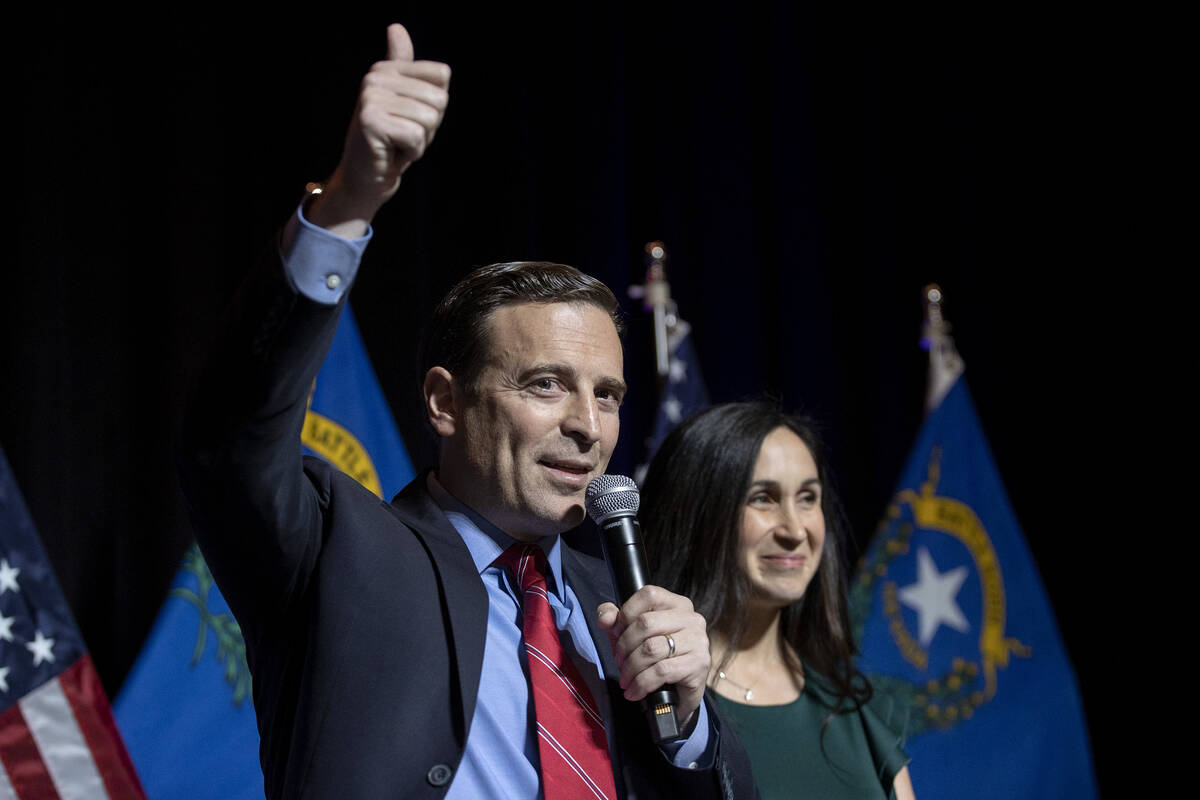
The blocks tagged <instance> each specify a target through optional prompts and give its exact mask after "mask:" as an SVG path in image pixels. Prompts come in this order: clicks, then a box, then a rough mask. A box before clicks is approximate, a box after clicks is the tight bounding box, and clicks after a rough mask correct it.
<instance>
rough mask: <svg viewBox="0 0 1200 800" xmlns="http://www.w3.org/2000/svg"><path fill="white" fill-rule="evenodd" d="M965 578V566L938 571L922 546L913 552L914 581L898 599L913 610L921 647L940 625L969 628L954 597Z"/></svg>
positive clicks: (927, 551)
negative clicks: (915, 553) (915, 578)
mask: <svg viewBox="0 0 1200 800" xmlns="http://www.w3.org/2000/svg"><path fill="white" fill-rule="evenodd" d="M966 579H967V568H966V567H955V568H954V569H952V570H950V571H949V572H941V573H939V572H938V568H937V564H935V563H934V562H933V556H931V555H929V550H927V549H926V548H924V547H922V548H921V549H920V550H918V551H917V582H916V583H914V584H912V585H911V586H905V587H904V588H903V589H901V590H900V601H901V602H903V603H904V604H905V605H906V606H908V607H910V608H912V609H914V610H915V611H916V612H917V619H918V624H919V627H920V629H921V630H920V634H919V636H918V638H919V639H920V640H921V645H922V646H923V647H928V646H929V643H930V642H932V641H933V637H934V635H935V634H936V633H937V631H938V628H939V627H941V626H942V625H946V626H947V627H950V628H953V629H954V630H956V631H958V632H960V633H967V632H968V631H970V630H971V625H970V623H968V622H967V618H966V617H965V616H963V613H962V609H961V608H959V607H958V601H957V600H955V597H956V596H957V595H958V590H959V589H961V588H962V585H963V581H965V580H966Z"/></svg>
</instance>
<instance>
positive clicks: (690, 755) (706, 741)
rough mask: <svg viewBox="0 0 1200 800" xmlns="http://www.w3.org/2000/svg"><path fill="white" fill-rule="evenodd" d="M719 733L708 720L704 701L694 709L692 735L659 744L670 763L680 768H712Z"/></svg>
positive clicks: (714, 761)
mask: <svg viewBox="0 0 1200 800" xmlns="http://www.w3.org/2000/svg"><path fill="white" fill-rule="evenodd" d="M718 737H719V734H718V733H717V732H716V731H714V730H713V729H712V724H711V723H710V722H709V720H708V708H707V707H706V704H705V703H704V702H701V703H700V707H699V708H698V709H696V727H695V728H694V729H693V730H692V735H691V736H689V737H688V738H686V739H684V740H683V741H681V742H671V743H669V744H664V745H659V746H660V747H661V748H662V750H663V753H664V754H666V756H667V757H668V758H669V759H671V763H672V764H674V765H675V766H676V767H680V768H682V769H712V766H713V764H715V763H716V760H717V741H718Z"/></svg>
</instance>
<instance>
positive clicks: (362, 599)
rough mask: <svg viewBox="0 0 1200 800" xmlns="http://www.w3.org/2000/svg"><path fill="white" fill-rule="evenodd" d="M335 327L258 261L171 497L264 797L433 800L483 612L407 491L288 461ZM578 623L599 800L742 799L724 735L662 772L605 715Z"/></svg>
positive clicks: (444, 771) (594, 581) (473, 673)
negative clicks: (201, 573) (621, 798)
mask: <svg viewBox="0 0 1200 800" xmlns="http://www.w3.org/2000/svg"><path fill="white" fill-rule="evenodd" d="M339 311H340V307H330V306H323V305H320V304H318V303H314V302H312V301H310V300H308V299H306V298H304V297H303V296H302V295H299V294H298V293H297V292H295V291H294V290H293V289H292V288H291V286H290V284H289V283H288V280H287V278H286V277H285V275H284V273H283V270H282V267H281V265H280V263H279V261H278V258H277V257H271V258H267V259H264V261H263V263H262V264H260V266H259V267H258V268H257V269H256V270H255V271H254V273H253V274H252V275H251V276H250V278H249V279H248V280H247V281H246V283H245V284H244V285H243V286H242V288H241V290H240V292H239V294H238V297H237V299H236V300H235V302H234V304H233V305H232V307H231V309H230V316H229V319H228V320H227V322H226V325H225V327H224V329H223V333H222V334H221V337H220V341H219V343H218V345H217V347H216V349H215V352H214V356H213V358H212V359H211V361H210V363H209V367H208V368H207V370H206V371H205V373H204V375H203V376H202V378H201V381H200V384H199V389H198V391H197V392H196V394H195V396H194V399H193V403H192V406H191V409H190V411H189V414H188V419H187V422H186V424H185V431H184V436H183V448H182V459H181V477H182V483H183V486H184V491H185V495H186V496H187V499H188V503H189V506H190V508H191V510H192V514H193V519H194V522H195V528H196V533H197V538H198V539H199V542H200V545H201V548H202V550H203V552H204V555H205V557H206V559H207V560H208V562H209V565H210V567H211V569H212V572H213V574H214V576H215V578H216V580H217V583H218V585H219V586H220V588H221V591H222V592H223V594H224V596H225V598H226V599H227V600H228V602H229V605H230V607H231V608H232V609H233V612H234V614H235V616H236V617H237V620H238V622H239V624H240V625H241V628H242V632H243V634H244V636H245V639H246V650H247V658H248V660H249V663H250V668H251V672H252V675H253V679H254V684H253V685H254V704H255V708H256V711H257V714H258V727H259V732H260V733H261V735H262V749H261V754H260V755H261V760H262V765H263V772H264V775H265V784H266V793H267V795H268V796H269V797H272V798H294V797H314V798H325V797H329V798H334V797H336V798H371V799H372V800H374V799H375V798H385V797H387V798H391V797H394V798H407V797H441V796H442V795H443V794H445V792H446V791H447V789H448V788H449V785H450V781H451V780H452V778H453V773H454V770H455V769H456V768H457V766H458V763H459V760H460V759H461V757H462V754H463V749H464V747H465V744H466V740H467V733H468V728H469V725H470V722H471V718H472V715H473V713H474V709H475V701H476V695H477V693H478V688H479V676H480V669H481V666H482V662H483V646H484V638H485V631H486V627H487V615H488V600H487V593H486V591H485V589H484V587H483V584H482V582H481V580H480V578H479V574H478V572H477V571H476V568H475V565H474V562H473V561H472V559H471V556H470V552H469V551H468V550H467V547H466V544H465V543H464V542H463V541H462V539H461V537H460V536H459V535H458V533H457V532H456V531H455V530H454V529H453V527H451V525H450V523H449V522H448V521H447V519H446V518H445V516H444V515H443V514H442V512H441V510H440V509H439V508H438V507H437V506H436V504H434V502H433V501H432V500H431V498H430V497H429V495H428V493H427V492H426V490H425V483H424V476H421V477H420V478H418V479H417V480H416V481H414V482H413V483H412V484H410V485H409V486H408V487H407V488H406V489H405V490H404V491H403V492H401V494H400V495H399V496H397V497H396V499H395V500H394V501H393V502H391V503H388V502H385V501H383V500H380V499H379V498H378V497H376V496H375V495H373V494H371V493H370V492H368V491H367V490H366V489H364V488H363V487H362V486H360V485H359V484H358V483H357V482H355V481H354V480H353V479H351V478H349V477H347V476H346V475H344V474H343V473H341V472H340V471H338V470H337V469H335V468H333V467H331V466H329V465H328V464H326V463H325V462H323V461H320V460H318V459H312V458H304V457H302V454H301V450H300V430H301V426H302V424H303V420H304V414H305V410H306V405H307V398H308V394H309V390H310V387H311V386H312V383H313V380H314V378H315V377H316V374H317V372H318V370H319V368H320V365H321V362H322V360H323V358H324V355H325V352H326V350H327V349H328V347H329V343H330V341H331V340H332V337H333V332H334V328H335V326H336V323H337V317H338V313H339ZM564 544H565V543H564ZM563 569H564V572H565V573H566V575H567V579H568V581H569V582H570V584H571V586H572V588H573V589H574V591H575V593H576V594H577V596H578V598H579V600H580V602H581V605H582V607H583V608H584V609H588V608H595V607H596V606H597V605H599V603H600V602H602V601H603V600H605V599H611V595H612V590H611V584H610V580H609V578H608V573H607V570H606V569H605V568H604V566H603V562H602V561H599V560H598V559H595V558H593V557H591V556H587V555H585V554H582V553H579V552H577V551H574V550H572V549H571V548H569V547H564V549H563ZM592 616H593V615H589V626H590V627H591V630H592V637H593V639H594V640H595V642H596V649H597V651H598V652H599V653H600V654H601V659H602V660H603V662H604V663H603V666H604V671H605V675H606V677H607V683H608V687H609V693H610V697H611V701H612V702H611V705H612V708H613V716H614V719H613V721H612V724H613V725H614V726H615V737H614V738H615V740H616V742H617V747H616V749H617V752H615V753H614V754H613V760H614V768H615V771H616V773H617V775H616V779H617V784H618V787H622V786H624V788H625V790H627V791H633V792H634V793H636V795H637V797H638V798H655V797H661V798H669V797H670V798H673V797H679V798H692V797H697V798H703V797H722V796H724V797H752V796H755V795H756V794H757V791H756V789H755V788H754V785H753V779H752V778H751V773H750V767H749V762H748V760H747V758H746V756H745V753H744V751H743V750H742V748H741V745H740V744H739V743H738V742H737V739H736V737H735V736H734V734H733V733H732V731H730V730H719V737H720V738H719V742H720V745H719V750H718V758H717V763H716V766H715V767H714V768H713V769H711V770H701V771H689V770H681V769H676V768H675V767H673V766H672V765H671V764H670V763H669V762H668V761H667V760H666V758H665V757H664V756H663V755H662V754H661V752H659V750H658V749H657V748H656V747H655V746H654V745H653V743H652V742H651V740H650V737H649V733H648V729H647V725H646V722H645V719H644V718H643V717H642V715H641V710H640V708H639V707H638V706H636V705H634V704H632V703H629V702H628V701H626V700H625V699H624V698H623V697H622V696H621V690H620V688H619V686H618V685H617V678H618V675H619V671H618V670H617V667H616V664H615V663H614V659H613V655H612V650H611V646H610V645H609V642H608V639H607V637H606V635H605V634H604V633H603V632H602V631H600V630H599V629H598V628H596V627H595V620H594V619H591V617H592ZM709 714H710V718H711V719H713V720H714V726H715V727H717V728H718V729H719V728H720V725H721V723H720V718H719V717H718V716H717V713H716V710H715V708H714V707H713V706H711V705H710V706H709Z"/></svg>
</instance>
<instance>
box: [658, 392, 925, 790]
mask: <svg viewBox="0 0 1200 800" xmlns="http://www.w3.org/2000/svg"><path fill="white" fill-rule="evenodd" d="M819 457H820V448H819V446H818V440H817V437H816V435H815V434H814V432H813V428H812V426H811V424H810V423H809V422H808V421H807V420H805V419H802V418H799V417H793V416H789V415H786V414H783V413H782V412H781V411H780V410H779V409H778V408H777V407H776V406H774V405H772V404H770V403H767V402H751V403H731V404H727V405H721V406H715V407H713V408H709V409H707V410H706V411H703V412H701V413H700V414H697V415H696V416H694V417H692V418H691V419H689V420H688V421H686V422H685V423H683V424H682V425H680V426H679V427H678V428H676V429H675V430H674V431H673V432H672V433H671V435H670V436H668V437H667V439H666V440H665V441H664V442H663V444H662V447H660V448H659V450H658V453H657V454H656V455H655V457H654V460H653V462H652V463H651V464H650V468H649V471H648V472H647V474H646V479H645V481H644V484H643V487H642V492H641V494H642V499H641V511H640V513H639V517H640V519H641V524H642V528H643V530H645V531H646V545H647V556H648V558H649V561H650V571H651V574H652V575H653V576H654V579H655V582H656V583H659V584H661V585H663V586H665V587H666V588H668V589H670V590H671V591H674V592H678V593H679V594H682V595H685V596H687V597H690V598H692V602H693V603H694V604H695V606H696V610H697V611H699V612H700V613H701V614H703V615H704V617H705V618H706V619H707V620H708V621H709V640H710V641H711V643H712V648H713V653H712V661H713V670H712V673H711V675H710V677H709V689H710V691H711V692H712V693H714V694H715V695H716V696H717V703H718V705H719V707H720V708H721V710H722V712H723V714H724V716H725V717H727V718H728V719H729V720H730V722H731V724H732V725H733V726H734V727H735V729H736V730H737V732H738V735H739V738H740V739H741V740H742V743H743V744H744V745H745V746H746V749H747V751H748V752H749V754H750V760H751V762H752V765H753V768H754V776H755V779H756V780H757V782H758V785H759V788H760V790H761V791H762V794H763V797H764V798H765V799H767V800H769V799H770V798H781V797H797V796H801V795H803V796H805V797H821V798H840V797H845V798H866V797H880V798H883V797H895V798H897V800H912V798H913V797H914V795H913V788H912V782H911V780H910V778H909V774H908V767H907V766H906V764H907V763H908V757H907V756H906V755H905V753H904V751H903V750H902V749H901V747H900V743H901V737H900V736H899V735H898V733H897V732H896V731H898V730H900V729H902V725H903V721H902V720H897V719H892V720H885V719H882V718H881V717H880V716H879V715H878V714H877V713H876V712H875V710H874V708H873V707H868V705H867V702H868V701H869V700H870V699H871V688H870V685H869V684H868V683H867V681H866V679H865V678H864V677H863V676H862V674H861V673H860V672H858V670H857V669H856V668H855V666H854V663H853V656H854V645H853V643H852V642H851V640H850V634H849V619H848V615H847V612H846V601H845V590H846V586H845V577H844V571H843V565H842V562H841V559H842V557H843V552H844V547H845V537H846V535H847V534H846V525H845V524H844V517H843V515H842V514H841V513H840V509H839V507H838V505H837V502H836V499H835V497H834V496H833V493H832V491H831V490H830V482H829V480H828V478H827V470H826V467H825V465H824V462H823V461H818V458H819ZM897 716H899V715H897Z"/></svg>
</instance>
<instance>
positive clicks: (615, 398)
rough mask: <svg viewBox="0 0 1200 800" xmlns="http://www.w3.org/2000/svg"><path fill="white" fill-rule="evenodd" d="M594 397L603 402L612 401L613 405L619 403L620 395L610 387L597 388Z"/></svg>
mask: <svg viewBox="0 0 1200 800" xmlns="http://www.w3.org/2000/svg"><path fill="white" fill-rule="evenodd" d="M596 399H597V400H601V401H603V402H607V403H612V404H613V405H617V406H619V405H621V395H619V394H617V393H616V392H614V391H613V390H611V389H597V390H596Z"/></svg>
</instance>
